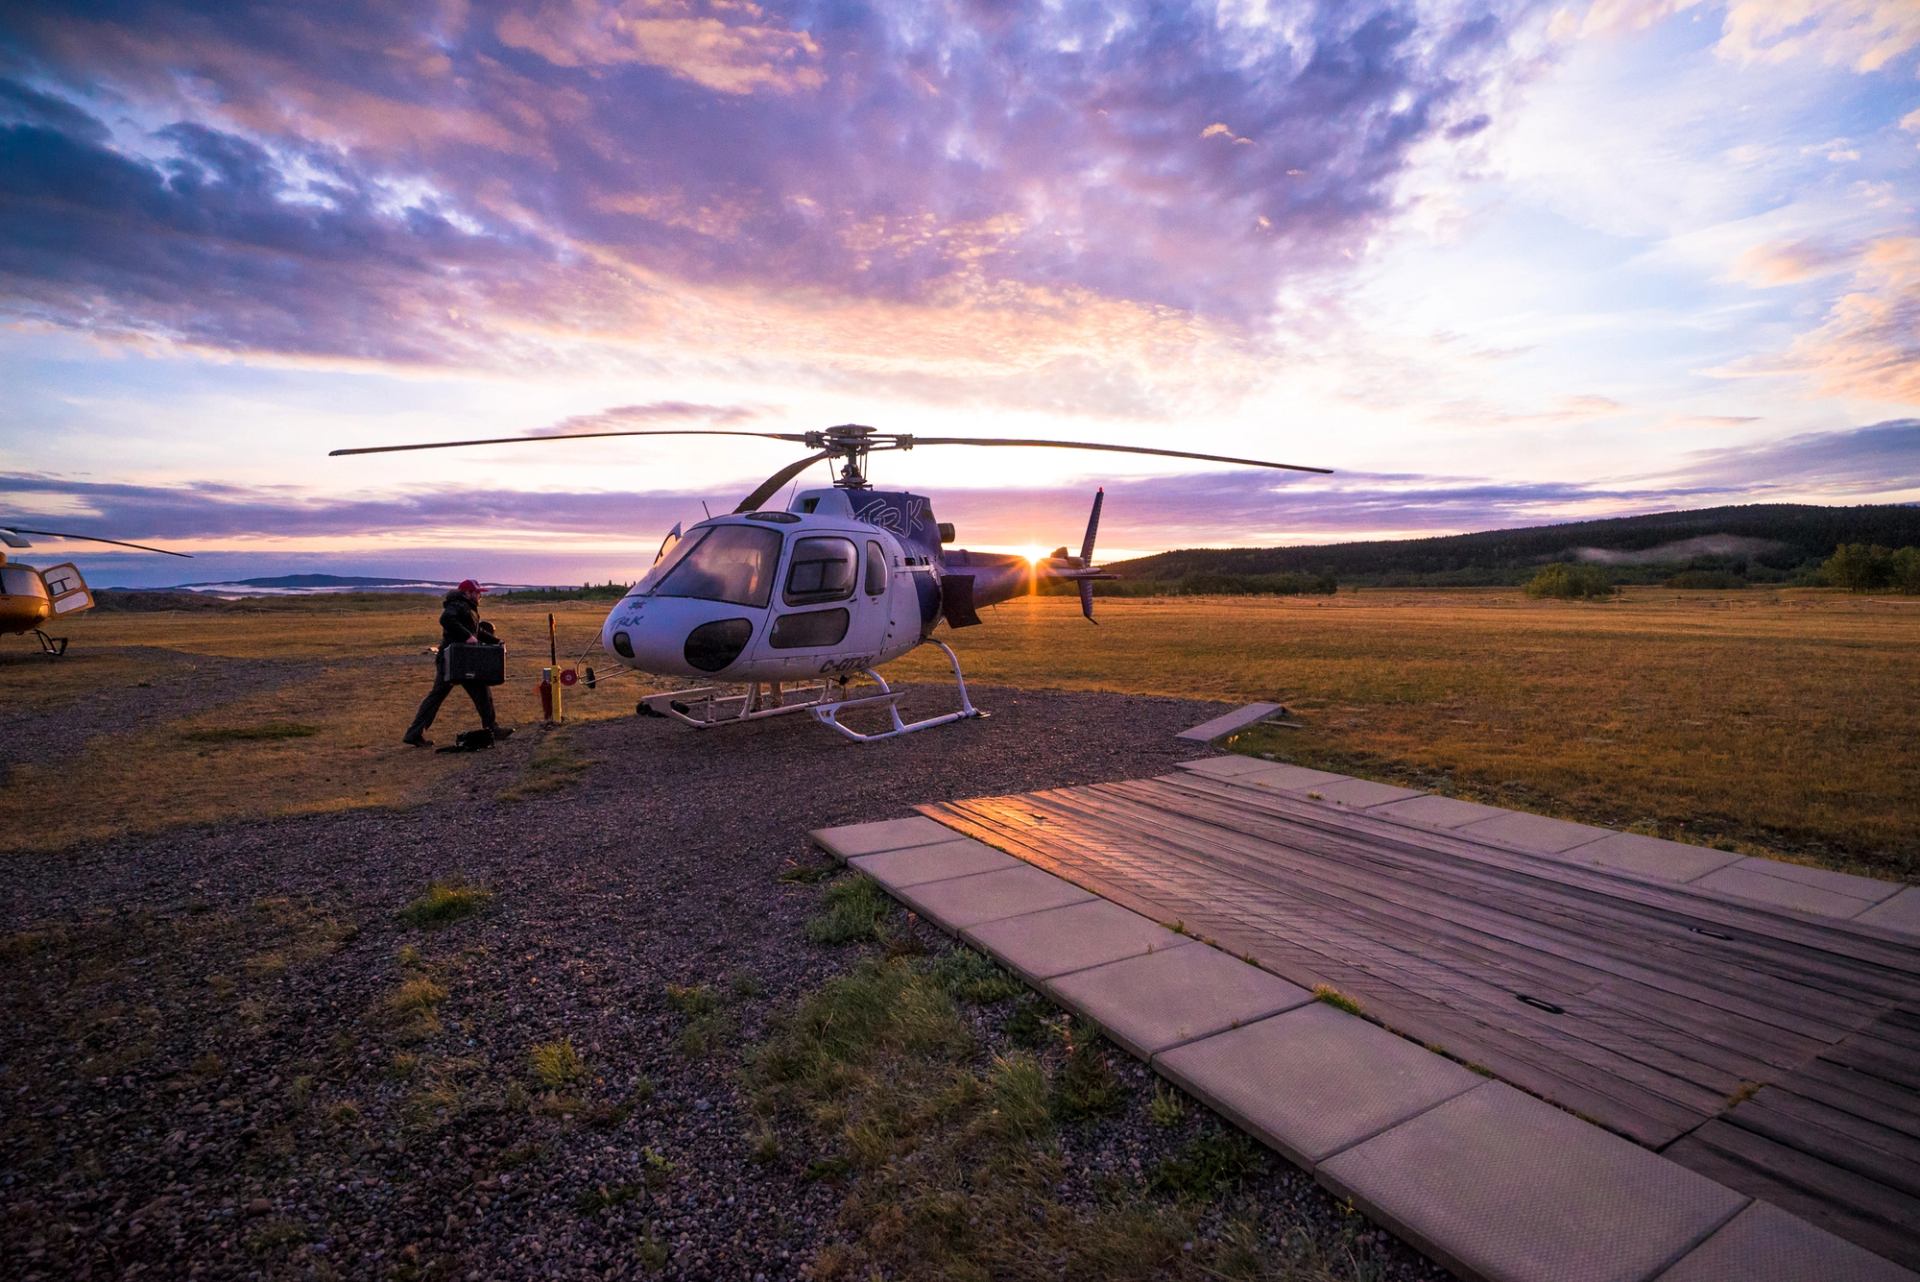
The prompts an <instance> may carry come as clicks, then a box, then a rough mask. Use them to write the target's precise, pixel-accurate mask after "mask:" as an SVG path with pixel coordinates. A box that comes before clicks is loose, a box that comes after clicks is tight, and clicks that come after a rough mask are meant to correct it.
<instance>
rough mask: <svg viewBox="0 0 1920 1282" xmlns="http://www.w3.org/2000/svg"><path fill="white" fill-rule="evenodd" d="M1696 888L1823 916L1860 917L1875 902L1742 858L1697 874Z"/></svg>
mask: <svg viewBox="0 0 1920 1282" xmlns="http://www.w3.org/2000/svg"><path fill="white" fill-rule="evenodd" d="M1690 884H1691V886H1692V887H1693V889H1695V890H1711V891H1714V892H1716V893H1718V894H1722V895H1738V896H1740V897H1741V898H1742V899H1750V900H1753V901H1755V902H1757V903H1762V904H1772V905H1774V906H1775V907H1779V908H1791V909H1794V910H1795V911H1797V912H1803V913H1817V914H1819V915H1820V916H1823V917H1842V918H1846V917H1858V916H1859V915H1860V914H1861V913H1863V912H1865V911H1866V910H1867V909H1868V908H1870V907H1872V906H1873V905H1872V904H1871V903H1870V902H1869V901H1867V900H1865V899H1857V898H1855V897H1854V896H1852V895H1840V894H1835V893H1834V892H1833V891H1831V890H1824V889H1822V888H1821V887H1819V886H1809V885H1807V884H1806V883H1805V882H1803V881H1789V880H1787V879H1786V878H1785V877H1771V876H1768V875H1767V874H1766V873H1764V872H1758V871H1755V870H1754V869H1752V868H1749V867H1747V866H1746V862H1745V861H1743V862H1741V863H1737V864H1729V865H1727V866H1726V867H1725V868H1721V869H1718V870H1716V871H1714V872H1710V873H1708V874H1707V875H1706V876H1704V877H1699V878H1696V879H1695V880H1694V881H1693V882H1691V883H1690Z"/></svg>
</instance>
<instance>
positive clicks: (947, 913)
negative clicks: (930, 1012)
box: [894, 864, 1093, 931]
mask: <svg viewBox="0 0 1920 1282" xmlns="http://www.w3.org/2000/svg"><path fill="white" fill-rule="evenodd" d="M894 893H895V894H896V895H898V896H899V897H900V898H901V899H903V900H905V901H906V902H907V903H909V904H911V905H913V907H915V908H917V909H918V910H919V911H920V912H922V913H924V914H925V915H926V916H928V917H930V918H932V919H933V920H934V921H935V922H937V923H939V924H940V925H942V926H944V927H946V928H947V929H948V930H953V931H960V930H965V929H966V928H967V927H969V926H977V925H979V924H980V923H981V922H983V921H996V920H998V919H999V918H1002V917H1016V916H1018V915H1019V914H1021V913H1035V912H1039V911H1041V910H1042V909H1046V908H1064V907H1066V906H1067V905H1068V904H1077V903H1081V902H1083V901H1084V900H1088V899H1092V898H1093V896H1092V895H1090V894H1088V893H1087V892H1086V891H1084V890H1082V889H1080V887H1078V886H1076V885H1074V884H1073V883H1072V882H1070V881H1062V880H1061V879H1060V878H1058V877H1056V876H1054V875H1053V874H1052V873H1047V872H1041V871H1040V870H1039V869H1038V868H1035V867H1033V866H1032V865H1030V864H1022V865H1020V866H1019V867H1018V868H1006V869H1002V870H1001V871H999V872H983V873H978V874H975V875H974V876H971V877H949V878H947V879H946V880H944V881H923V882H921V883H919V884H918V885H915V886H901V887H898V888H896V889H895V891H894Z"/></svg>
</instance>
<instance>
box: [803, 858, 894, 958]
mask: <svg viewBox="0 0 1920 1282" xmlns="http://www.w3.org/2000/svg"><path fill="white" fill-rule="evenodd" d="M892 908H893V904H892V901H891V900H889V899H888V898H887V892H886V891H884V890H882V889H880V883H879V882H877V881H875V880H874V879H873V878H871V877H863V876H860V875H859V874H857V873H856V874H854V875H853V876H850V877H843V878H841V879H840V880H838V881H836V882H834V883H833V884H832V885H830V886H828V887H827V893H826V894H825V895H824V896H823V897H822V898H821V906H820V912H819V913H818V914H816V915H815V916H814V917H812V918H811V919H810V920H809V921H808V922H807V938H808V939H810V940H812V941H813V942H814V943H816V944H851V943H854V942H855V941H857V940H863V939H877V938H878V937H879V933H880V924H881V922H883V921H885V920H886V916H887V914H888V913H889V912H891V911H892Z"/></svg>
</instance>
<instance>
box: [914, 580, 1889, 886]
mask: <svg viewBox="0 0 1920 1282" xmlns="http://www.w3.org/2000/svg"><path fill="white" fill-rule="evenodd" d="M1098 617H1099V618H1100V627H1099V628H1098V629H1095V628H1092V627H1089V626H1088V625H1087V624H1086V623H1085V621H1083V620H1082V619H1081V618H1080V617H1079V609H1078V606H1077V603H1075V602H1073V601H1070V600H1066V599H1062V598H1040V599H1037V600H1029V601H1021V602H1017V603H1015V604H1012V605H1009V606H1004V607H1002V608H1001V609H999V610H998V611H997V612H994V613H992V614H990V615H988V616H987V625H986V626H984V627H980V628H975V629H970V630H968V631H965V632H962V633H961V634H960V635H959V639H958V640H957V642H956V646H957V648H958V649H959V650H960V651H961V655H962V658H963V660H964V661H965V663H966V666H967V673H968V676H969V677H970V678H972V679H976V680H979V681H982V682H988V681H993V682H1006V683H1010V684H1016V685H1041V686H1059V687H1065V688H1094V689H1113V690H1129V691H1138V692H1141V693H1162V694H1181V695H1194V696H1201V697H1208V698H1220V699H1229V700H1234V701H1251V700H1256V699H1272V700H1277V701H1279V702H1283V703H1285V704H1287V705H1288V706H1289V707H1290V708H1292V709H1294V710H1295V711H1296V712H1298V713H1299V714H1300V716H1301V719H1302V720H1303V721H1304V722H1305V728H1303V729H1297V730H1282V729H1273V730H1262V731H1259V732H1257V733H1256V734H1253V735H1250V736H1247V740H1246V741H1245V742H1242V743H1237V744H1235V745H1234V746H1236V747H1242V748H1250V749H1257V750H1260V751H1267V752H1272V753H1274V754H1276V755H1278V756H1281V757H1283V758H1285V759H1287V760H1294V761H1301V762H1305V763H1308V764H1313V765H1320V766H1324V767H1326V768H1328V769H1340V770H1343V771H1351V772H1354V773H1359V774H1364V775H1368V776H1370V777H1374V778H1382V779H1403V780H1406V781H1407V782H1409V783H1412V784H1416V785H1418V786H1421V787H1426V788H1439V789H1441V790H1444V791H1449V792H1453V793H1456V794H1459V795H1463V796H1471V797H1475V798H1479V799H1482V800H1489V801H1499V802H1503V803H1505V804H1510V805H1516V806H1519V807H1521V808H1524V809H1530V810H1537V811H1542V812H1547V813H1558V814H1563V815H1566V816H1568V817H1574V818H1583V819H1587V820H1589V821H1592V822H1601V823H1611V824H1617V825H1620V826H1632V827H1637V828H1639V829H1641V830H1643V831H1650V832H1659V833H1662V834H1663V835H1668V836H1679V837H1685V838H1688V839H1691V840H1694V841H1713V840H1722V841H1729V842H1732V843H1734V844H1736V845H1739V846H1741V847H1742V848H1751V849H1754V850H1756V851H1763V852H1767V853H1775V854H1786V855H1789V856H1795V857H1802V858H1808V859H1813V860H1817V861H1820V862H1825V863H1831V864H1836V865H1840V866H1848V865H1854V866H1859V867H1861V868H1863V869H1871V870H1874V871H1877V872H1879V873H1881V874H1882V875H1896V876H1904V877H1914V876H1915V875H1916V874H1917V873H1920V866H1917V863H1916V861H1917V860H1920V601H1914V600H1912V599H1900V598H1872V597H1855V596H1848V595H1843V594H1838V593H1831V592H1822V591H1748V592H1720V593H1689V592H1676V591H1667V590H1665V589H1654V588H1638V589H1632V588H1630V589H1628V590H1627V591H1626V592H1625V593H1624V594H1623V595H1622V597H1621V598H1620V599H1619V600H1617V601H1612V602H1559V601H1536V600H1530V599H1528V598H1527V597H1526V596H1525V595H1524V594H1522V593H1521V592H1519V591H1518V590H1517V589H1516V590H1474V591H1387V590H1382V591H1373V592H1359V593H1342V594H1340V595H1339V596H1335V597H1315V598H1305V597H1295V598H1273V599H1265V598H1166V599H1159V600H1142V601H1123V600H1116V601H1103V602H1101V603H1100V607H1099V611H1098ZM942 663H943V661H942V659H941V656H940V655H939V654H938V653H937V652H934V653H932V654H928V653H926V652H924V651H923V652H919V653H916V654H915V655H914V656H912V657H911V659H910V660H909V661H908V662H906V663H904V664H901V665H899V667H898V669H897V671H899V673H900V675H901V676H903V677H918V678H924V679H932V678H934V677H935V676H936V675H938V673H939V671H940V667H941V666H942Z"/></svg>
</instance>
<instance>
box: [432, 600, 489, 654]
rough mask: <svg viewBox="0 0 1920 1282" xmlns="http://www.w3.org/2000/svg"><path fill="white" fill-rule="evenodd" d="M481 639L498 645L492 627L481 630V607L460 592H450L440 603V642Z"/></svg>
mask: <svg viewBox="0 0 1920 1282" xmlns="http://www.w3.org/2000/svg"><path fill="white" fill-rule="evenodd" d="M476 639H477V640H479V641H480V642H481V643H482V644H483V645H498V644H499V641H498V639H497V638H495V637H494V636H493V633H492V629H488V630H487V631H486V632H482V631H480V609H479V607H478V606H476V605H474V603H473V602H471V601H469V600H467V598H466V597H464V596H462V595H460V594H459V593H458V592H449V593H447V595H446V599H445V600H443V601H442V602H441V603H440V644H441V645H462V644H465V643H466V642H468V641H473V640H476Z"/></svg>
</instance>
